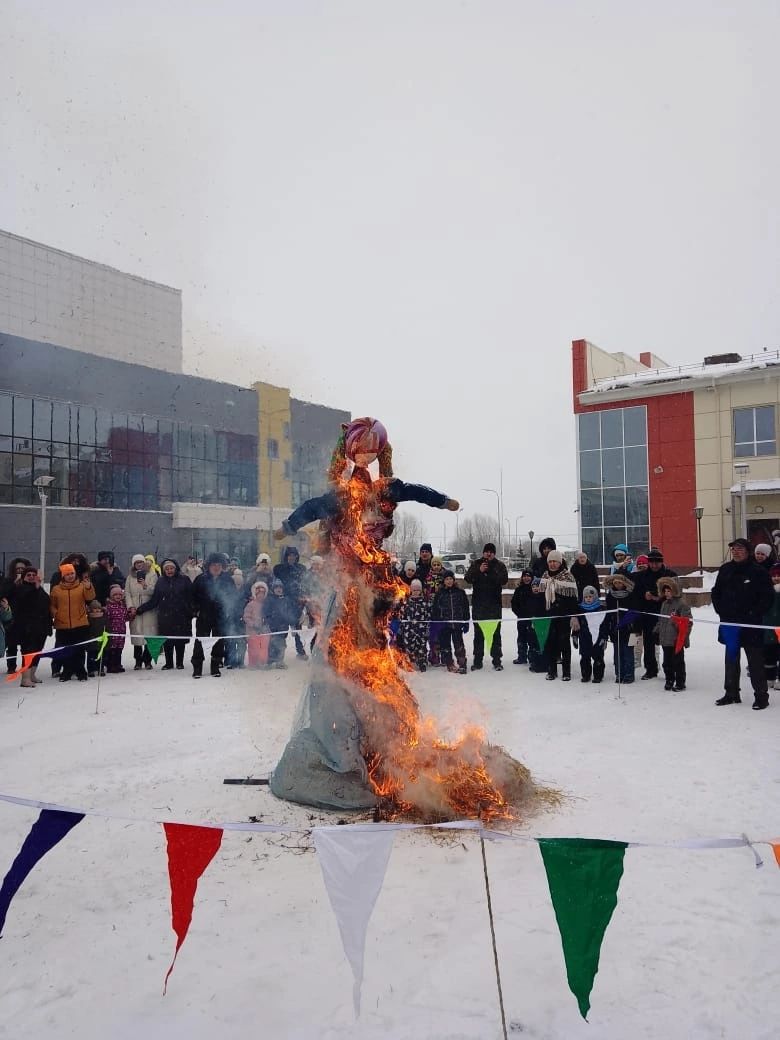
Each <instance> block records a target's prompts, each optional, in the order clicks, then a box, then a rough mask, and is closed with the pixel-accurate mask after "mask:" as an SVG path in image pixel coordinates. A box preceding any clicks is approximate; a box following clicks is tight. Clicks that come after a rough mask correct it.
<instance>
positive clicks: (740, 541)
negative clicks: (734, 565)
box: [729, 538, 753, 552]
mask: <svg viewBox="0 0 780 1040" xmlns="http://www.w3.org/2000/svg"><path fill="white" fill-rule="evenodd" d="M736 545H741V546H742V548H743V549H744V550H745V551H746V552H752V551H753V546H752V545H751V544H750V542H749V541H748V540H747V538H735V539H734V541H733V542H729V549H733V548H734V546H736Z"/></svg>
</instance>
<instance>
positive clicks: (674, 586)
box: [656, 578, 680, 598]
mask: <svg viewBox="0 0 780 1040" xmlns="http://www.w3.org/2000/svg"><path fill="white" fill-rule="evenodd" d="M656 588H657V589H658V595H659V596H663V594H664V589H671V590H672V595H673V596H674V597H675V598H676V597H677V596H679V595H680V584H679V582H678V581H677V580H676V579H675V578H659V579H658V581H657V582H656Z"/></svg>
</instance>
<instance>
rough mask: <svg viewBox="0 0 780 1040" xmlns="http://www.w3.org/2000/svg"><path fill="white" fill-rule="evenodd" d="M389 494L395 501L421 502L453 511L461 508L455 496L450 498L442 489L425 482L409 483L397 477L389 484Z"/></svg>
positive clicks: (435, 507)
mask: <svg viewBox="0 0 780 1040" xmlns="http://www.w3.org/2000/svg"><path fill="white" fill-rule="evenodd" d="M387 495H388V497H389V498H390V499H392V501H393V502H396V503H398V502H420V503H422V505H424V506H432V507H433V508H434V509H451V510H453V512H454V511H455V510H456V509H458V508H459V503H458V502H456V501H455V499H454V498H448V497H447V495H444V494H442V492H441V491H435V490H434V489H433V488H430V487H426V485H425V484H407V483H406V481H405V480H399V479H398V477H395V478H394V479H393V480H391V481H390V483H389V484H388V486H387Z"/></svg>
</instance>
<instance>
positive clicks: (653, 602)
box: [631, 546, 677, 679]
mask: <svg viewBox="0 0 780 1040" xmlns="http://www.w3.org/2000/svg"><path fill="white" fill-rule="evenodd" d="M659 578H675V579H676V578H677V572H676V571H672V570H670V569H669V568H668V567H667V566H666V565H665V564H664V554H663V553H662V552H661V550H660V549H658V548H656V547H655V546H653V548H652V549H651V550H650V552H649V553H648V554H647V570H646V571H638V570H635V571H633V573H632V574H631V580H632V581H633V582H634V602H635V607H636V609H637V610H645V611H647V612H648V613H647V614H643V615H642V618H641V622H640V626H641V627H640V632H641V634H642V653H643V658H644V660H643V661H642V663H643V664H644V666H645V674H644V675H643V676H642V678H643V679H655V678H657V676H658V658H657V657H656V653H655V648H656V645H657V644H658V636H657V635H656V634H655V628H656V625H657V624H658V618H657V617H654V616H652V615H655V614H658V613H659V612H660V609H661V600H662V597H661V596H660V595H659V593H658V579H659Z"/></svg>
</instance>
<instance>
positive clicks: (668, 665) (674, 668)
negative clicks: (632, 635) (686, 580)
mask: <svg viewBox="0 0 780 1040" xmlns="http://www.w3.org/2000/svg"><path fill="white" fill-rule="evenodd" d="M657 587H658V594H659V595H660V596H661V597H662V599H661V604H660V608H659V613H660V614H662V615H663V616H662V617H661V618H659V620H658V624H657V625H656V626H655V629H654V634H655V635H657V636H658V642H659V643H660V645H661V648H662V650H663V670H664V678H665V679H666V682H665V684H664V689H665V690H675V691H678V692H679V691H680V690H684V689H685V647H687V646H690V645H691V644H690V641H689V639H688V635H687V634H686V636H685V643H684V645H683V646H682V647H681V648H680V650H678V651H676V652H675V645H676V643H677V638H678V635H679V630H678V628H677V625H675V623H674V622H673V621H667V620H666V618H667V617H683V618H691V608H690V607H689V606H688V604H687V603H686V602H685V601H684V600H683V598H682V596H681V595H680V585H679V582H678V581H677V579H676V578H659V579H658V586H657ZM688 631H689V632H690V628H689V630H688Z"/></svg>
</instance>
